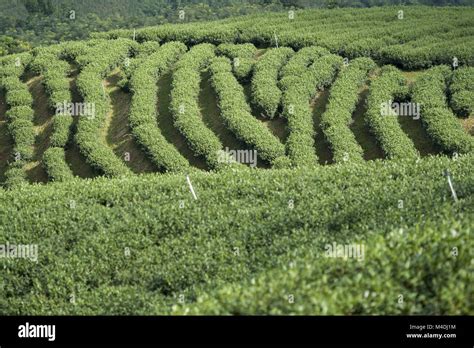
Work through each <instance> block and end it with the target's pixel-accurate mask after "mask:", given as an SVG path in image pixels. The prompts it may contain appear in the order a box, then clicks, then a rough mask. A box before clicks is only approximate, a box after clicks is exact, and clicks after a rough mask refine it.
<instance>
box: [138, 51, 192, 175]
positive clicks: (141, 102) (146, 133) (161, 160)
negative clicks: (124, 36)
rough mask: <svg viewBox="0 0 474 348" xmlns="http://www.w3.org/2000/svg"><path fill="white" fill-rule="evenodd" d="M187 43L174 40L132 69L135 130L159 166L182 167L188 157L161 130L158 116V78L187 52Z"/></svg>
mask: <svg viewBox="0 0 474 348" xmlns="http://www.w3.org/2000/svg"><path fill="white" fill-rule="evenodd" d="M186 50H187V47H186V46H185V45H184V44H183V43H180V42H170V43H167V44H165V45H163V46H161V47H160V48H159V49H158V50H157V51H156V52H155V53H153V54H151V55H149V56H148V57H147V58H146V59H143V60H141V62H140V63H141V64H140V65H139V66H137V68H136V69H135V70H134V72H133V73H132V77H131V79H130V89H131V91H132V93H133V96H132V101H131V106H130V116H129V122H130V127H131V129H132V133H133V135H134V137H135V139H137V141H138V143H139V144H140V145H141V146H142V147H143V148H144V150H145V151H146V153H147V154H148V156H149V157H150V159H151V161H152V162H153V163H154V164H155V165H156V167H158V168H163V169H165V170H167V171H182V170H184V169H186V168H188V167H189V163H188V161H187V160H186V159H185V158H184V157H183V156H182V155H181V154H180V153H179V151H178V150H177V149H176V148H175V147H174V146H173V145H172V144H170V143H169V142H168V141H167V140H166V139H165V137H164V136H163V135H162V134H161V132H160V129H159V128H158V126H157V120H156V107H155V106H156V101H157V91H158V87H157V85H156V83H157V80H158V78H159V77H160V75H162V74H163V73H164V72H166V71H167V70H169V69H170V68H171V66H172V65H173V64H174V63H175V62H176V61H177V60H178V59H179V57H180V56H181V55H182V54H184V53H185V52H186Z"/></svg>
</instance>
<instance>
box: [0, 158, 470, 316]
mask: <svg viewBox="0 0 474 348" xmlns="http://www.w3.org/2000/svg"><path fill="white" fill-rule="evenodd" d="M473 166H474V161H473V158H472V155H469V156H460V157H459V158H458V159H457V160H456V161H454V160H451V159H449V158H446V157H444V158H442V157H437V158H436V157H435V158H424V159H421V160H420V161H419V162H418V163H417V161H416V160H410V161H387V162H380V161H371V162H367V163H364V164H351V165H341V166H327V167H320V168H315V169H314V170H311V171H308V170H307V169H306V168H302V169H296V170H294V169H293V170H258V171H246V170H244V171H236V170H235V169H234V170H228V171H227V170H226V171H223V172H220V173H216V174H214V173H194V174H192V175H191V180H192V183H193V186H194V188H195V190H196V193H197V195H198V197H199V198H198V199H199V200H198V201H197V202H195V201H194V199H193V198H192V195H191V194H190V192H189V187H188V186H187V184H186V178H185V176H183V175H168V174H165V175H160V176H157V175H153V174H146V175H142V176H139V177H122V178H116V179H107V178H98V179H96V180H92V181H90V180H88V181H84V180H79V179H74V180H72V181H70V182H68V183H52V184H51V185H33V186H30V187H28V188H27V189H25V188H21V189H15V190H12V191H11V192H9V191H3V192H0V198H1V199H0V202H3V203H2V205H1V209H0V240H8V241H9V242H10V243H12V244H13V243H27V244H33V243H37V244H38V246H39V253H38V262H37V263H36V264H35V267H32V263H31V262H30V261H29V260H15V262H12V260H7V259H4V258H2V259H0V263H1V266H2V268H4V270H3V278H2V280H3V284H4V286H2V287H0V308H2V309H3V313H4V314H30V315H31V314H129V315H130V314H155V315H156V314H167V313H170V312H171V311H172V310H173V307H174V310H175V311H176V312H178V311H181V310H182V311H186V309H187V308H189V309H190V310H192V308H191V307H194V303H195V302H196V301H195V299H196V298H201V299H203V300H205V301H204V303H201V304H199V303H198V304H196V306H202V311H201V313H209V314H210V313H217V312H218V313H224V312H233V313H238V312H235V308H237V307H238V305H239V304H241V305H242V306H240V311H239V312H242V313H249V314H250V313H251V314H258V313H262V312H263V311H264V310H267V308H270V307H267V305H268V304H271V308H275V313H309V312H313V311H314V312H316V313H322V314H323V313H324V312H325V309H324V308H327V309H326V313H327V314H354V313H358V314H384V313H385V312H384V309H383V308H384V307H383V305H384V304H386V309H387V312H389V313H393V314H395V313H407V312H410V313H418V314H461V313H472V311H473V308H472V305H473V304H472V302H469V301H467V300H466V299H468V298H470V297H471V296H470V295H471V294H472V287H470V284H472V282H470V277H471V276H472V272H469V269H470V268H469V267H470V262H471V259H472V250H473V249H472V248H471V247H470V245H471V244H472V242H470V240H472V238H469V235H470V233H472V231H470V229H472V222H473V219H474V217H473V215H472V212H471V210H470V209H469V208H470V207H472V204H473V199H474V182H473V180H474V177H473V176H472V172H473V171H474V167H473ZM446 169H448V170H449V171H450V172H451V175H452V179H453V182H454V185H455V188H456V191H457V194H458V198H459V202H458V203H457V204H454V203H453V200H452V198H451V197H450V191H449V188H448V185H447V182H446V178H445V177H444V176H443V171H444V170H446ZM71 198H72V199H73V200H74V203H75V204H74V205H73V206H72V205H71ZM400 199H402V200H403V202H404V208H403V209H400V208H399V206H398V200H400ZM290 200H292V202H293V205H290ZM180 202H183V205H181V206H182V207H180ZM25 207H27V208H25ZM229 207H238V214H239V219H238V221H237V220H236V215H235V214H236V209H229ZM414 211H417V212H419V213H420V214H423V221H425V222H426V225H425V226H424V227H419V228H418V227H416V225H417V224H419V223H420V214H414V213H413V212H414ZM315 212H316V213H315ZM442 220H445V222H444V223H443V222H442ZM77 221H80V222H81V223H80V224H78V223H77ZM434 227H436V228H434ZM400 229H403V231H404V232H403V235H402V236H400V237H397V236H391V235H390V234H391V233H392V232H393V231H395V232H393V233H398V231H399V230H400ZM451 229H454V230H456V231H457V232H456V233H457V237H456V236H455V235H453V232H452V231H451ZM431 230H435V231H431ZM354 231H357V233H355V232H354ZM334 242H336V243H338V244H348V243H364V244H365V251H366V255H365V259H364V261H363V262H358V261H356V260H351V259H350V260H342V259H340V258H337V259H335V260H332V261H331V260H329V259H328V260H324V259H323V258H322V257H321V256H323V253H324V248H325V245H326V244H332V243H334ZM465 243H467V244H465ZM453 246H457V247H458V251H459V255H458V257H457V258H450V257H449V255H450V251H451V250H452V248H453ZM125 248H128V250H129V252H130V254H129V255H130V256H127V254H126V252H125V250H126V249H125ZM420 248H421V249H422V250H421V249H420ZM417 254H419V255H417ZM317 255H319V256H320V258H317V257H316V256H317ZM441 260H444V262H441ZM295 262H296V263H295ZM341 270H342V271H343V273H341ZM328 272H329V273H328ZM326 273H328V274H329V276H327V277H325V276H324V274H326ZM264 274H267V275H264ZM283 274H285V277H283ZM358 274H359V275H358ZM373 274H378V276H377V277H374V276H373ZM331 275H334V276H331ZM335 275H337V276H335ZM253 278H255V281H254V284H253V285H252V279H253ZM265 280H267V281H268V283H269V284H272V286H271V287H268V286H264V285H263V284H264V281H265ZM299 280H300V281H299ZM451 280H452V281H453V282H451ZM231 283H234V284H236V286H238V284H237V283H240V284H242V288H241V289H242V296H241V297H240V300H239V299H237V298H236V297H235V294H236V292H235V291H227V294H228V296H224V293H223V292H224V291H226V289H228V286H231ZM301 284H304V286H301ZM246 285H248V286H246ZM258 288H260V289H261V291H258ZM335 288H337V289H339V290H337V292H335V290H334V289H335ZM420 289H428V290H426V291H425V290H423V291H421V290H420ZM366 291H368V292H369V295H370V296H369V297H368V298H367V297H364V294H365V293H366ZM399 291H401V293H403V295H404V298H405V303H406V305H407V306H406V307H396V306H397V299H398V297H395V298H392V295H393V294H398V293H399ZM293 292H294V294H295V303H294V304H289V303H288V295H289V294H292V293H293ZM374 292H375V293H376V295H377V296H375V295H372V293H374ZM71 294H74V295H75V297H76V305H74V306H72V305H71V303H70V296H71ZM111 294H112V295H113V296H112V297H111ZM180 294H183V295H185V304H184V305H183V304H180V303H179V302H178V298H177V297H178V296H179V295H180ZM206 294H208V295H209V296H205V295H206ZM253 294H256V295H257V296H253ZM348 294H349V296H348ZM384 294H385V295H384ZM210 298H214V300H212V302H214V303H215V301H216V302H217V303H215V304H214V305H212V306H209V303H208V300H209V299H210ZM306 298H307V299H309V298H317V299H319V300H320V301H317V302H313V301H309V300H308V301H305V300H304V299H306ZM239 301H240V302H239ZM300 301H301V303H300ZM299 303H300V304H299ZM324 303H325V304H326V305H324ZM410 309H411V310H410ZM385 314H386V313H385Z"/></svg>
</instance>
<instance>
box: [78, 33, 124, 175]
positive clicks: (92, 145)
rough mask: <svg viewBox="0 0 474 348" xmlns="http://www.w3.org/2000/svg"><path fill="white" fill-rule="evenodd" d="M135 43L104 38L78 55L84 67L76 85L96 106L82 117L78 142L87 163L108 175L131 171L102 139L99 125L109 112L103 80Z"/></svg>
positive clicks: (87, 101)
mask: <svg viewBox="0 0 474 348" xmlns="http://www.w3.org/2000/svg"><path fill="white" fill-rule="evenodd" d="M131 45H132V42H131V41H130V40H126V39H120V40H115V41H104V42H103V43H101V44H98V45H97V46H95V47H91V48H90V50H89V51H88V52H87V53H86V54H85V55H82V56H79V57H78V58H77V61H78V63H79V65H80V66H81V67H82V70H81V73H80V75H79V77H78V79H77V87H78V90H79V92H80V93H81V95H82V97H83V100H84V103H91V105H94V109H95V114H94V115H85V116H81V117H80V118H79V122H78V126H77V133H76V142H77V144H78V146H79V149H80V151H81V153H82V155H83V156H84V157H85V158H86V160H87V162H88V163H89V164H90V165H91V166H92V167H94V168H95V169H97V170H98V171H100V172H102V173H103V174H105V175H106V176H118V175H124V174H129V172H130V171H129V169H128V168H127V167H126V165H125V164H124V162H123V161H122V160H121V159H120V158H118V157H117V156H116V155H115V154H114V152H113V151H112V149H110V148H109V147H107V146H106V145H105V144H104V142H103V141H100V135H99V132H100V127H101V125H102V124H103V122H104V120H105V117H106V114H107V111H108V108H109V106H108V100H107V96H106V94H105V88H104V86H103V82H102V79H103V78H104V77H105V76H106V75H107V73H109V72H111V71H112V70H113V69H114V68H115V67H116V66H117V65H119V64H121V63H123V61H124V60H125V58H127V56H128V55H129V51H130V48H131Z"/></svg>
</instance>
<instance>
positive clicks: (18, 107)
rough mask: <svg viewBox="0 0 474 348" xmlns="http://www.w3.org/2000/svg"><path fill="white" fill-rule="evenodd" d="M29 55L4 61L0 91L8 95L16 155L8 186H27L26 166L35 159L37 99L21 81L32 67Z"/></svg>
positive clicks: (9, 118) (10, 166)
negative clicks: (35, 108) (34, 125)
mask: <svg viewBox="0 0 474 348" xmlns="http://www.w3.org/2000/svg"><path fill="white" fill-rule="evenodd" d="M30 61H31V56H30V55H29V54H21V55H14V56H9V57H8V58H6V59H4V60H3V61H1V66H0V71H1V74H0V90H3V91H4V93H5V101H6V105H7V108H8V110H7V112H6V117H7V120H8V132H9V133H10V136H11V138H12V140H13V143H14V146H13V153H12V156H11V159H10V163H9V168H8V170H7V172H6V173H5V177H6V182H5V184H6V185H7V186H16V185H18V184H21V183H24V182H26V172H25V171H24V166H25V164H26V163H27V161H28V160H29V159H31V157H32V156H33V144H34V142H35V135H36V134H35V130H34V127H33V116H34V111H33V109H32V106H33V98H32V97H31V94H30V92H29V90H28V86H27V85H26V83H24V82H23V81H22V79H21V77H22V75H23V73H24V71H25V68H26V66H27V65H28V64H29V63H30Z"/></svg>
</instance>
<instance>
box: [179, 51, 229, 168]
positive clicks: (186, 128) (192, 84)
mask: <svg viewBox="0 0 474 348" xmlns="http://www.w3.org/2000/svg"><path fill="white" fill-rule="evenodd" d="M213 57H215V47H214V46H213V45H211V44H200V45H197V46H194V47H193V48H191V49H190V50H189V51H188V52H187V53H185V54H184V55H183V56H182V57H181V59H180V60H179V61H178V63H177V65H176V69H175V70H174V72H173V82H172V90H171V104H170V110H171V112H172V114H173V117H174V120H175V126H176V127H177V128H178V130H179V131H180V132H181V133H182V134H183V135H184V137H185V138H186V139H187V141H188V143H189V146H190V147H191V149H192V150H193V151H194V153H195V155H196V156H203V157H204V158H205V159H206V162H207V164H208V166H209V167H210V168H213V169H214V168H218V167H219V166H220V163H219V158H218V152H219V151H221V149H222V148H223V145H222V143H221V141H220V140H219V138H218V137H217V136H216V135H215V134H214V133H213V132H212V131H211V130H210V129H209V128H208V127H207V126H206V125H205V124H204V122H203V121H202V119H201V115H200V109H199V104H198V97H199V90H200V82H201V71H202V70H203V69H205V68H206V67H207V66H208V64H209V61H210V60H211V59H212V58H213Z"/></svg>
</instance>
